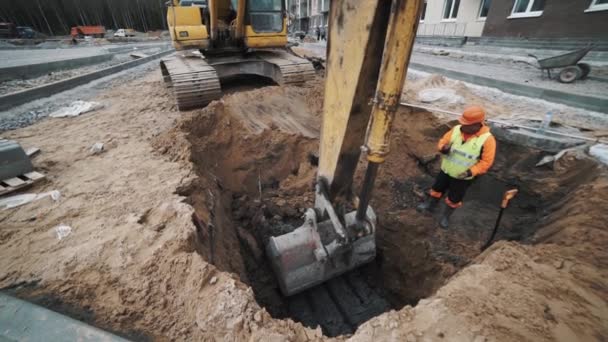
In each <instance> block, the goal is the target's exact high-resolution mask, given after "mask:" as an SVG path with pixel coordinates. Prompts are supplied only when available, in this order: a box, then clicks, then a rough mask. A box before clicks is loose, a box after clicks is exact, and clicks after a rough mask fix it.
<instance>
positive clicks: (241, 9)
mask: <svg viewBox="0 0 608 342" xmlns="http://www.w3.org/2000/svg"><path fill="white" fill-rule="evenodd" d="M245 7H246V1H245V0H238V3H237V9H236V32H235V33H236V38H237V39H240V38H242V37H243V33H244V32H245Z"/></svg>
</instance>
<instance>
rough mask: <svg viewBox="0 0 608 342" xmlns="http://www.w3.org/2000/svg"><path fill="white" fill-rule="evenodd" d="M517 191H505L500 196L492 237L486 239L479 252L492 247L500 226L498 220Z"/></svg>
mask: <svg viewBox="0 0 608 342" xmlns="http://www.w3.org/2000/svg"><path fill="white" fill-rule="evenodd" d="M517 191H518V190H517V189H511V190H507V191H505V194H504V195H503V196H502V203H501V204H500V212H499V213H498V218H497V219H496V224H495V225H494V230H493V231H492V235H490V238H489V239H488V241H487V242H486V243H485V244H484V245H483V246H482V247H481V251H482V252H483V251H485V250H486V248H488V247H490V245H492V241H493V240H494V237H496V232H497V231H498V226H499V225H500V220H501V219H502V213H503V212H504V211H505V209H506V208H507V207H508V206H509V201H510V200H512V199H513V197H515V195H517Z"/></svg>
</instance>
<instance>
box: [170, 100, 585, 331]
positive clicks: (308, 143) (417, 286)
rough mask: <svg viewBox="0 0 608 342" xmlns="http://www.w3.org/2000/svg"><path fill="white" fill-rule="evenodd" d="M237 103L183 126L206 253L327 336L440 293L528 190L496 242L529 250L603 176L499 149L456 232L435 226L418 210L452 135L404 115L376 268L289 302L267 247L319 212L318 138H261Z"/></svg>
mask: <svg viewBox="0 0 608 342" xmlns="http://www.w3.org/2000/svg"><path fill="white" fill-rule="evenodd" d="M229 102H230V101H228V103H227V104H216V105H211V106H209V107H208V108H206V109H205V110H203V111H202V112H200V113H197V114H194V115H193V116H192V117H191V118H190V119H189V120H187V121H185V122H184V123H183V124H182V129H183V130H184V131H186V132H187V136H188V140H189V142H190V144H191V161H192V162H193V163H194V165H195V167H196V171H197V174H198V178H197V179H196V180H195V181H193V182H192V184H191V185H190V186H188V187H186V188H184V189H180V193H181V194H182V195H185V196H187V197H188V200H189V202H190V204H192V205H193V207H194V208H195V214H194V215H193V221H194V223H195V225H196V226H197V231H198V236H197V241H196V242H195V243H196V245H197V250H198V252H199V253H200V254H201V255H202V256H203V257H204V258H205V259H206V260H207V261H208V262H210V263H212V264H214V265H215V266H216V267H218V268H219V269H220V270H222V271H227V272H232V273H235V274H237V275H238V276H239V277H240V279H241V280H242V281H243V282H245V283H247V284H248V285H250V286H251V287H252V288H253V291H254V293H255V297H256V300H257V302H258V303H259V304H260V306H262V307H264V308H265V309H266V310H267V311H268V312H269V313H270V314H271V315H272V316H273V317H274V318H278V319H284V318H291V319H293V320H295V321H298V322H301V323H302V324H304V325H306V326H309V327H313V328H314V327H316V326H321V328H322V330H323V333H324V334H325V335H327V336H338V335H343V334H351V333H353V332H354V331H355V330H356V329H357V327H358V326H359V325H360V324H362V323H364V322H365V321H367V320H369V319H370V318H372V317H374V316H377V315H379V314H381V313H383V312H385V311H387V310H391V309H395V310H398V309H400V308H402V307H403V306H405V305H412V306H413V305H416V303H417V302H418V301H419V300H420V299H422V298H425V297H428V296H430V295H432V294H433V293H434V292H435V291H436V290H437V289H438V288H439V287H441V286H442V285H443V284H444V283H445V282H446V281H447V280H448V279H449V278H450V277H451V276H452V275H453V274H454V273H456V272H457V271H458V270H460V269H461V268H463V267H464V266H466V265H467V264H468V263H469V262H471V260H472V259H473V258H475V257H476V256H477V255H479V254H480V253H481V251H480V247H481V246H482V245H483V244H484V243H485V241H486V240H487V238H488V237H489V235H490V234H491V231H492V228H493V227H494V224H495V222H496V218H497V216H498V211H499V204H500V201H501V197H502V194H503V192H504V191H505V190H507V189H511V188H518V189H519V191H520V192H519V195H518V196H517V197H516V199H515V200H513V202H512V205H511V206H510V207H509V208H508V209H507V210H506V211H505V213H504V216H503V219H502V222H501V225H500V230H499V232H498V234H497V238H496V239H507V240H515V241H521V242H522V243H530V242H533V237H534V233H535V232H536V231H537V229H539V227H541V225H542V222H543V221H542V218H543V217H545V216H546V215H547V214H548V213H550V212H551V211H553V210H555V208H556V206H559V201H560V199H562V198H563V197H564V196H565V194H567V193H568V191H571V190H572V189H574V188H575V187H577V186H578V185H580V184H583V183H584V182H586V181H588V180H589V179H588V178H589V177H592V176H591V175H592V174H594V173H592V172H587V171H588V170H589V168H591V167H593V166H592V165H591V164H589V165H587V166H585V165H583V167H582V168H580V169H579V170H577V172H576V173H575V174H566V175H565V176H564V177H562V178H560V179H554V178H552V177H551V176H547V170H546V169H542V168H535V167H534V165H535V163H536V162H537V161H538V160H539V159H540V157H542V155H543V154H542V153H541V152H539V151H533V150H529V149H525V148H521V147H517V146H514V145H511V144H509V143H508V142H504V141H499V149H498V151H499V152H498V157H497V161H496V164H495V166H494V168H493V171H492V172H491V173H490V174H488V175H485V176H483V177H481V178H479V179H478V180H477V181H476V182H475V183H474V185H473V186H472V187H471V188H470V190H469V192H468V194H467V197H466V199H465V205H464V206H463V207H462V208H461V209H459V210H458V211H457V212H456V213H455V214H454V215H453V217H452V222H451V227H450V229H449V230H447V231H446V230H442V229H440V228H438V225H437V223H436V222H437V220H436V218H434V217H432V216H431V215H421V214H419V213H417V212H416V211H415V210H414V208H415V206H416V205H417V204H418V203H419V202H420V201H421V199H422V196H423V193H424V191H425V190H426V189H428V188H429V187H430V185H431V184H432V181H433V175H434V174H436V172H437V170H438V167H439V161H438V159H437V158H434V155H435V153H434V149H435V142H436V140H437V139H438V138H439V137H440V135H441V134H442V133H443V132H445V131H446V130H447V128H448V125H446V124H442V123H440V122H438V121H437V120H435V119H433V118H432V116H431V115H430V114H429V113H424V112H415V113H411V112H410V111H409V110H407V109H402V110H400V112H399V113H398V116H397V120H396V123H395V128H394V134H393V139H392V154H391V156H390V157H389V160H388V161H387V162H386V163H385V165H383V166H382V168H381V171H380V174H379V176H378V180H377V183H376V184H377V186H376V189H375V190H374V199H373V200H372V206H373V207H374V208H375V210H376V212H377V214H378V217H379V228H378V232H377V236H376V240H377V254H378V256H377V258H376V260H375V261H374V262H372V263H370V264H368V265H365V266H363V267H361V268H359V269H357V270H354V271H352V272H349V273H347V274H345V275H343V276H340V277H338V278H336V279H333V280H331V281H329V282H326V283H325V284H323V285H320V286H317V287H315V288H313V289H310V290H308V291H305V292H303V293H300V294H298V295H295V296H292V297H289V298H286V297H283V296H282V295H281V293H280V291H279V289H278V284H277V282H276V280H275V277H274V274H273V272H272V270H271V268H270V264H269V262H268V261H267V259H266V256H265V253H264V247H265V245H266V242H267V240H268V238H269V237H270V236H273V235H280V234H283V233H286V232H289V231H291V230H293V229H294V228H296V227H298V226H299V225H300V224H301V223H302V218H301V217H302V214H303V212H304V209H305V208H308V207H311V206H312V204H313V203H312V201H313V192H312V191H313V183H314V177H315V167H316V161H317V157H316V153H317V150H318V137H315V136H305V135H303V134H299V133H297V132H290V131H289V129H285V127H284V126H285V125H283V124H282V123H268V125H267V126H266V128H263V129H262V130H261V131H259V132H251V131H250V130H248V129H247V127H251V125H248V124H242V122H241V121H243V116H242V113H235V112H234V110H235V108H236V107H234V106H231V105H230V103H229ZM260 102H261V103H263V99H261V100H260ZM250 105H251V106H254V105H255V103H250ZM235 118H239V119H235ZM249 119H250V118H249ZM246 120H248V119H245V121H246ZM310 120H311V121H312V122H313V124H312V125H313V126H314V125H318V123H319V117H318V115H317V116H314V115H313V116H312V117H311V118H310ZM258 126H259V125H258ZM256 127H257V126H256ZM317 127H318V126H317ZM361 165H363V164H361ZM360 171H361V170H359V173H358V174H357V177H356V180H357V184H358V182H359V181H360V179H361V172H360ZM583 174H585V175H590V176H588V177H581V175H583Z"/></svg>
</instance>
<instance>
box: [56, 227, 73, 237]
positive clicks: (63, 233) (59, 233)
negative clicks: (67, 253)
mask: <svg viewBox="0 0 608 342" xmlns="http://www.w3.org/2000/svg"><path fill="white" fill-rule="evenodd" d="M53 230H54V231H55V236H56V237H57V240H63V239H65V238H66V237H68V235H70V233H72V227H70V226H67V225H65V224H60V225H58V226H57V227H55V228H54V229H53Z"/></svg>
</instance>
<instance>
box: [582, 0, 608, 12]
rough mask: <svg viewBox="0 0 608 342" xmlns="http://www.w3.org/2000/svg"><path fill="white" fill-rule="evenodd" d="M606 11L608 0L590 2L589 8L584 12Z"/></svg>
mask: <svg viewBox="0 0 608 342" xmlns="http://www.w3.org/2000/svg"><path fill="white" fill-rule="evenodd" d="M606 10H608V0H592V1H591V4H590V5H589V8H588V9H587V10H585V12H595V11H606Z"/></svg>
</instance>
